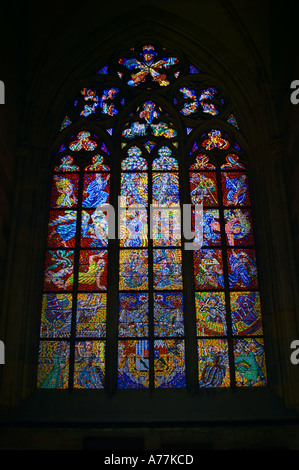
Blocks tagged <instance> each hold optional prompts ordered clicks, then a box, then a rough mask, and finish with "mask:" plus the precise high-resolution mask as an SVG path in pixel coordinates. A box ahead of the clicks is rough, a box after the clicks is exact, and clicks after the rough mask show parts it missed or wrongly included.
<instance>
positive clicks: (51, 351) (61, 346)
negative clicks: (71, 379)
mask: <svg viewBox="0 0 299 470" xmlns="http://www.w3.org/2000/svg"><path fill="white" fill-rule="evenodd" d="M69 352H70V348H69V343H67V342H66V341H41V342H40V345H39V357H38V371H37V386H38V388H58V389H65V388H67V387H68V374H69Z"/></svg>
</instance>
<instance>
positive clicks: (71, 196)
mask: <svg viewBox="0 0 299 470" xmlns="http://www.w3.org/2000/svg"><path fill="white" fill-rule="evenodd" d="M54 182H55V185H56V189H57V192H58V193H59V196H58V198H57V200H56V205H57V206H60V207H72V206H73V204H75V203H76V202H77V198H76V196H75V190H74V185H73V183H72V182H71V181H70V180H69V179H68V178H65V177H60V176H54Z"/></svg>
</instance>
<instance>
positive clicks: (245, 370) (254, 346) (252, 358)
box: [234, 338, 267, 387]
mask: <svg viewBox="0 0 299 470" xmlns="http://www.w3.org/2000/svg"><path fill="white" fill-rule="evenodd" d="M234 361H235V370H236V384H237V387H257V386H264V385H265V384H266V380H267V376H266V366H265V351H264V340H263V339H262V338H243V339H240V340H234Z"/></svg>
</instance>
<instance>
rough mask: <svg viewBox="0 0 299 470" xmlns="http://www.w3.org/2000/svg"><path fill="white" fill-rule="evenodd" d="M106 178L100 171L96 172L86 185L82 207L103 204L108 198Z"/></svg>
mask: <svg viewBox="0 0 299 470" xmlns="http://www.w3.org/2000/svg"><path fill="white" fill-rule="evenodd" d="M107 184H108V180H107V179H106V178H103V177H102V175H101V174H100V173H97V174H96V176H95V179H93V180H92V181H91V182H90V183H89V184H88V186H87V188H86V191H84V193H85V194H87V195H88V196H87V197H86V198H85V199H84V201H83V203H82V205H83V207H97V206H100V205H102V204H105V203H106V202H107V200H108V197H109V193H108V191H107V189H106V187H107Z"/></svg>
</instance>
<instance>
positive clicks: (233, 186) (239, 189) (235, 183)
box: [225, 174, 247, 204]
mask: <svg viewBox="0 0 299 470" xmlns="http://www.w3.org/2000/svg"><path fill="white" fill-rule="evenodd" d="M225 187H226V188H227V189H229V191H228V193H227V200H228V201H229V203H230V204H244V202H245V200H246V195H247V185H246V175H241V176H240V177H239V178H238V177H235V178H228V176H227V175H226V174H225Z"/></svg>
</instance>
